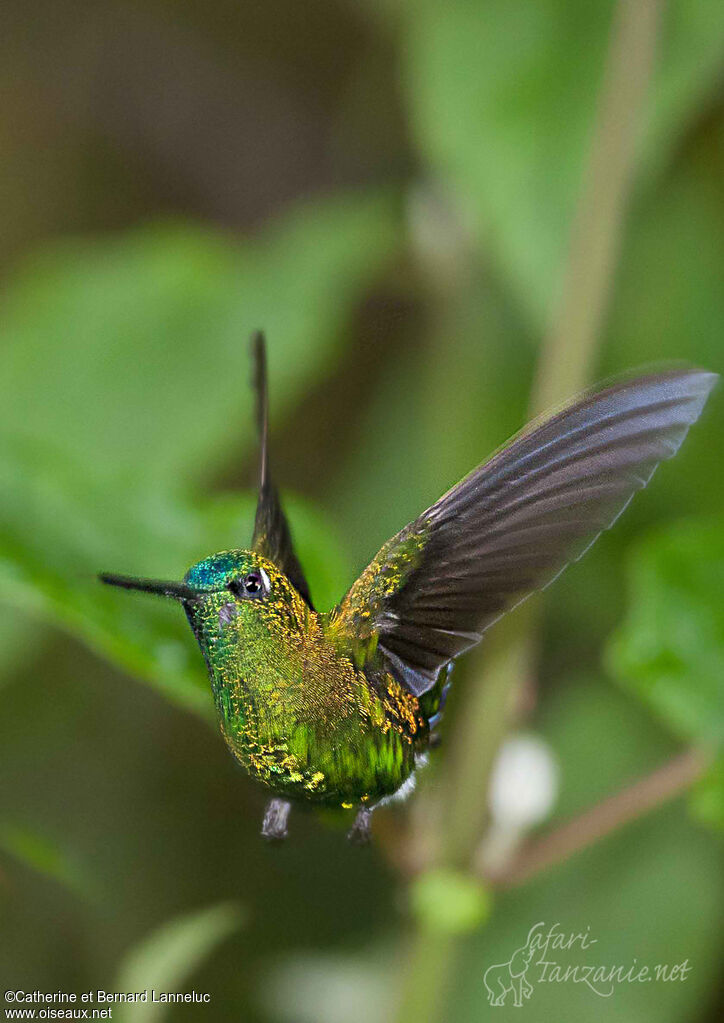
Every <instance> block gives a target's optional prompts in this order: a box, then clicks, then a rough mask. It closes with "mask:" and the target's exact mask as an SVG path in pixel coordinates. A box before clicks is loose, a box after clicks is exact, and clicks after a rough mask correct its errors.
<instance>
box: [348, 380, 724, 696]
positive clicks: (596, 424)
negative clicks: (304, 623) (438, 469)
mask: <svg viewBox="0 0 724 1023" xmlns="http://www.w3.org/2000/svg"><path fill="white" fill-rule="evenodd" d="M716 380H717V377H716V376H715V375H714V374H711V373H705V372H703V371H700V370H677V371H671V372H667V373H660V374H656V375H652V376H646V377H641V378H639V379H633V380H624V381H620V382H618V383H616V384H614V385H613V386H611V387H608V388H606V389H605V390H602V391H598V392H594V393H590V394H588V395H586V396H584V397H583V398H581V399H580V400H579V401H577V402H576V403H575V404H573V405H570V406H569V407H568V408H565V409H563V410H562V411H560V412H558V413H557V414H555V415H553V416H551V417H550V418H548V419H544V420H538V421H536V422H535V423H533V424H531V426H529V427H527V428H526V429H525V430H524V431H523V432H522V433H521V434H519V435H518V436H517V437H515V438H514V439H513V440H512V441H511V442H510V443H509V444H507V445H506V446H505V447H504V448H502V449H501V450H500V451H498V452H497V453H496V454H495V455H494V456H493V457H492V458H491V459H490V460H489V461H488V462H486V463H485V464H484V465H482V466H479V467H478V468H477V469H475V470H473V472H471V473H470V475H469V476H466V477H465V479H463V480H462V481H461V482H460V483H458V484H457V486H455V487H453V488H452V489H451V490H449V491H448V492H447V493H446V494H444V495H443V497H441V498H440V500H439V501H436V502H435V504H433V505H432V507H430V508H428V509H427V511H425V512H423V514H422V515H421V516H420V517H419V518H418V519H416V520H415V521H414V522H412V523H410V524H409V525H408V526H406V527H405V529H403V530H402V532H401V533H399V534H398V535H397V536H396V537H394V538H393V539H392V540H391V541H389V542H388V543H387V544H385V546H384V547H383V548H382V550H381V551H380V553H379V554H378V555H377V557H376V558H375V560H374V561H373V562H372V563H371V565H370V566H368V568H367V569H366V570H365V572H364V573H363V574H362V575H361V576H360V578H359V579H358V580H357V582H356V583H355V584H354V586H353V587H352V588H351V589H350V591H349V592H348V594H347V596H346V597H345V599H344V600H343V601H342V603H341V604H340V605H339V607H338V608H337V609H336V611H335V612H334V614H333V618H332V623H333V628H336V630H338V635H340V636H341V638H340V640H339V642H341V644H342V645H344V643H345V642H346V643H347V644H348V646H349V648H350V649H354V650H357V651H359V649H360V648H362V649H363V650H364V649H368V648H369V649H372V647H374V646H375V645H374V643H372V644H371V645H370V641H371V640H372V638H373V636H374V635H375V634H377V643H376V650H377V651H378V652H380V653H381V654H382V655H383V656H384V657H385V658H386V659H387V661H388V662H389V664H390V666H391V667H392V668H393V669H394V671H395V674H396V675H397V676H398V678H400V681H402V682H403V683H404V684H405V685H406V686H407V687H408V688H409V689H410V690H412V691H413V692H414V693H415V694H416V695H421V694H422V693H424V692H426V691H427V690H429V689H430V688H432V687H433V686H434V685H435V682H436V681H437V678H438V674H439V672H440V669H441V668H443V667H444V666H445V665H447V664H448V662H449V661H450V660H451V659H452V658H454V657H457V656H458V654H460V653H462V652H463V651H464V650H466V649H468V648H469V647H471V646H472V645H473V644H475V643H477V642H478V641H479V639H480V638H481V636H482V634H483V632H484V631H485V630H486V629H487V628H489V626H490V625H492V624H493V623H494V622H495V621H497V619H498V618H500V617H501V616H502V615H503V614H504V613H505V612H506V611H508V610H510V608H511V607H513V606H514V605H516V604H517V603H519V602H520V601H521V600H523V599H525V597H527V596H528V595H529V594H530V593H531V592H533V591H534V590H537V589H540V588H542V587H543V586H545V585H547V584H548V583H549V582H551V581H552V580H553V579H554V578H555V577H556V576H557V575H558V574H559V573H560V572H561V571H562V570H563V569H564V568H565V566H566V565H567V564H569V563H570V562H571V561H574V560H576V559H577V558H579V557H581V555H582V554H583V553H584V552H585V551H586V550H588V548H589V547H590V546H591V544H592V543H593V542H594V540H595V539H596V538H597V536H598V535H599V534H600V533H601V532H602V531H603V530H604V529H607V528H608V527H609V526H610V525H612V523H613V522H614V521H615V520H616V518H617V517H618V516H619V515H620V513H621V512H622V511H623V509H624V508H625V507H626V505H627V504H628V502H629V501H630V500H631V498H632V496H633V494H634V493H635V492H636V491H637V490H640V489H641V488H642V487H644V486H646V484H647V483H648V481H649V479H650V478H651V475H652V474H653V472H654V469H655V468H656V466H657V465H658V463H659V462H660V461H662V460H664V459H667V458H671V457H672V456H673V455H674V454H676V452H677V451H678V449H679V446H680V445H681V442H682V441H683V439H684V437H685V436H686V433H687V430H688V429H689V427H690V426H691V425H692V423H694V422H695V421H696V420H697V419H698V417H699V415H700V413H701V411H702V408H703V407H704V404H705V402H706V399H707V397H708V394H709V392H710V390H711V388H712V387H713V385H714V383H715V382H716Z"/></svg>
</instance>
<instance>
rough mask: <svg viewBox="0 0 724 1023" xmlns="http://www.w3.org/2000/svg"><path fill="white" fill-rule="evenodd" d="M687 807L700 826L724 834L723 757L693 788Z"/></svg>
mask: <svg viewBox="0 0 724 1023" xmlns="http://www.w3.org/2000/svg"><path fill="white" fill-rule="evenodd" d="M689 805H690V807H691V811H692V813H693V815H694V817H696V819H697V820H699V821H701V822H702V824H706V825H708V826H709V827H712V828H715V829H716V830H717V831H721V832H724V757H720V759H719V760H717V762H716V763H715V764H714V766H713V767H712V768H711V770H709V771H708V772H707V774H706V776H705V777H704V778H702V779H701V781H699V782H698V783H697V784H696V785H695V786H694V789H693V791H692V793H691V797H690V799H689Z"/></svg>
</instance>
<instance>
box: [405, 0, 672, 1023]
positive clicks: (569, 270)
mask: <svg viewBox="0 0 724 1023" xmlns="http://www.w3.org/2000/svg"><path fill="white" fill-rule="evenodd" d="M662 8H663V0H619V2H618V4H617V6H616V11H615V15H614V20H613V24H612V28H611V37H610V43H609V48H608V54H607V58H606V67H605V72H604V78H603V83H602V87H601V94H600V98H599V103H598V110H597V114H596V118H595V124H594V132H593V138H592V141H591V147H590V151H589V155H588V161H587V167H586V171H585V173H584V176H583V180H582V187H581V192H580V195H579V199H578V203H577V207H576V211H575V215H574V220H573V226H572V230H571V237H570V241H569V248H568V254H567V259H566V263H565V266H564V272H563V284H562V289H561V294H560V300H559V302H558V304H557V307H556V312H555V314H554V316H553V319H552V325H551V329H550V331H549V332H548V334H547V336H546V338H545V341H544V344H543V346H542V349H541V353H540V360H539V365H538V372H537V375H536V380H535V383H534V386H533V391H532V395H531V407H532V410H533V412H534V413H538V412H540V411H541V410H544V409H545V408H547V407H549V406H550V405H553V404H555V403H557V402H560V401H561V400H562V399H564V398H566V397H569V396H571V395H573V394H575V393H576V391H579V390H581V388H582V387H584V386H585V384H586V382H587V381H588V379H589V378H590V376H591V374H592V369H593V365H594V363H595V359H596V354H597V347H598V344H599V340H600V334H601V326H602V322H603V318H604V314H605V310H606V306H607V301H608V297H609V294H610V290H611V283H612V279H613V273H614V268H615V263H616V257H617V254H618V248H619V243H620V240H621V236H622V233H623V226H624V219H625V213H626V208H627V205H628V199H629V197H630V195H631V191H632V186H633V182H634V176H635V169H636V161H635V155H636V142H637V138H638V129H639V125H640V120H641V115H642V112H643V108H644V104H645V100H646V93H647V87H648V84H649V81H650V77H651V71H652V66H653V59H654V52H655V45H656V37H657V34H658V25H659V20H660V16H661V11H662ZM537 617H538V616H537V613H536V609H535V607H534V606H531V605H528V606H527V607H526V608H523V609H521V611H520V612H518V614H517V615H516V617H515V618H514V619H511V624H510V625H507V627H506V626H503V625H499V626H497V628H496V631H495V632H494V633H493V634H492V636H491V639H490V640H489V641H488V642H487V643H486V651H485V660H484V661H483V662H482V665H481V675H482V677H481V678H480V680H479V683H478V685H477V686H476V687H475V688H474V689H473V690H472V691H471V692H469V693H468V694H467V700H468V706H467V708H466V709H465V712H464V713H462V715H460V720H461V724H460V726H459V732H458V734H457V735H456V736H454V737H453V741H452V742H451V746H452V747H453V749H454V751H455V752H454V755H453V757H452V758H451V761H450V766H449V770H448V773H447V778H446V780H445V782H446V783H445V791H444V793H443V801H442V807H443V811H442V818H441V840H440V842H439V846H438V850H437V853H436V856H435V860H434V862H433V863H432V864H430V866H431V867H433V868H436V869H439V868H449V869H455V870H461V871H470V869H471V861H472V859H473V856H474V853H475V850H476V847H477V845H478V843H479V841H480V837H481V834H482V829H483V826H484V820H485V812H486V807H485V803H486V793H487V788H488V779H489V775H490V770H491V768H492V764H493V761H494V757H495V754H496V751H497V749H498V746H499V744H500V741H501V740H502V738H503V737H504V735H505V733H506V730H507V728H508V724H509V720H510V718H509V714H510V704H511V697H512V695H513V694H514V692H515V689H516V686H517V685H519V683H520V681H521V679H522V678H524V677H525V675H526V674H527V673H528V672H530V671H531V670H532V668H533V663H534V650H535V636H536V622H537ZM458 940H459V939H458V938H457V937H456V936H454V935H452V934H449V933H430V932H429V931H426V930H424V929H423V926H422V924H420V923H418V927H417V930H416V932H415V933H414V934H413V939H412V945H411V948H410V953H409V960H408V966H407V970H406V974H405V977H404V981H403V989H402V997H401V1002H400V1005H399V1010H398V1016H397V1020H398V1023H437V1021H438V1020H444V1019H445V1018H446V1013H445V1011H444V1003H445V997H446V993H447V989H448V987H449V985H450V984H451V983H452V979H453V977H454V972H455V964H456V956H457V946H458Z"/></svg>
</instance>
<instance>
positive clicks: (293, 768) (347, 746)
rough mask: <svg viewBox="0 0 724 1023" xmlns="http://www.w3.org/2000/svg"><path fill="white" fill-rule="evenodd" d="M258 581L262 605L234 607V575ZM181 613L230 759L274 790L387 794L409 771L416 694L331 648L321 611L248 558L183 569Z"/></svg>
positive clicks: (353, 798) (310, 794)
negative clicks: (202, 662)
mask: <svg viewBox="0 0 724 1023" xmlns="http://www.w3.org/2000/svg"><path fill="white" fill-rule="evenodd" d="M255 573H256V574H258V575H259V576H260V578H261V580H262V586H263V588H264V591H265V593H264V597H263V599H258V600H253V599H247V600H241V601H239V600H236V599H235V598H234V597H233V596H232V594H231V593H230V591H229V589H228V587H229V584H230V582H232V581H233V579H234V578H240V579H243V578H245V577H246V576H249V575H251V574H255ZM185 582H186V583H187V584H188V585H190V586H193V587H194V589H195V590H196V591H197V592H198V593H199V597H198V599H197V601H196V602H194V604H193V605H187V614H188V616H189V620H190V621H191V624H192V627H193V629H194V632H195V633H196V636H197V639H198V641H199V643H200V645H201V649H202V650H203V652H204V655H205V657H206V661H207V664H208V667H209V673H210V677H211V683H212V689H213V693H214V699H215V703H216V710H217V714H218V717H219V722H220V725H221V730H222V733H223V735H224V738H225V740H226V742H227V744H228V746H229V748H230V749H231V751H232V753H233V754H234V756H235V757H236V758H237V759H238V760H239V761H240V762H241V763H242V764H243V765H244V767H246V768H247V770H248V771H249V772H250V774H252V775H253V776H254V777H255V778H257V779H258V780H259V781H260V782H262V783H263V784H264V785H266V786H268V787H269V788H270V789H272V790H273V791H274V792H276V793H278V794H280V795H286V796H297V797H301V798H304V799H307V800H312V801H315V802H318V803H322V804H326V805H337V806H339V805H345V804H348V805H352V804H357V803H363V804H366V803H371V802H375V801H377V800H379V799H380V798H381V797H383V796H387V795H391V794H392V793H394V792H395V791H396V790H397V789H399V787H400V786H401V785H402V784H403V783H404V782H405V781H406V779H407V778H408V777H409V776H410V774H411V773H412V772H413V771H414V769H415V761H416V754H419V752H420V751H421V750H422V749H424V747H425V746H426V744H427V739H428V727H427V722H426V720H425V718H424V717H423V715H422V712H421V709H420V704H419V701H418V699H417V698H416V697H415V696H413V695H412V694H411V693H409V692H407V691H406V690H405V689H403V687H402V686H401V685H400V684H399V682H397V681H396V679H394V678H393V677H392V675H390V673H389V672H385V671H382V670H375V669H374V668H373V667H368V668H367V669H365V670H363V669H362V668H360V667H357V666H356V665H355V664H354V663H353V661H352V659H351V658H350V657H349V656H346V655H345V654H343V653H341V652H340V651H339V650H338V649H337V647H336V645H335V633H334V628H333V626H332V624H331V623H330V619H329V616H327V615H322V614H319V613H317V612H316V611H314V610H312V609H311V608H310V607H309V606H308V605H307V604H306V603H305V601H304V600H303V599H302V597H301V596H300V595H299V593H298V592H297V591H296V590H295V589H294V587H292V586H291V585H290V584H289V581H288V580H287V578H286V576H285V575H284V574H283V573H282V572H280V571H279V570H278V569H277V568H276V566H275V565H274V564H273V563H272V562H271V561H269V560H268V559H266V558H263V557H262V556H261V555H259V554H257V553H255V552H253V551H241V550H239V551H227V552H222V553H221V554H217V555H214V556H213V557H212V558H208V559H206V560H205V561H202V562H200V563H199V564H198V565H196V566H194V568H192V569H191V570H190V571H189V573H188V574H187V576H186V579H185Z"/></svg>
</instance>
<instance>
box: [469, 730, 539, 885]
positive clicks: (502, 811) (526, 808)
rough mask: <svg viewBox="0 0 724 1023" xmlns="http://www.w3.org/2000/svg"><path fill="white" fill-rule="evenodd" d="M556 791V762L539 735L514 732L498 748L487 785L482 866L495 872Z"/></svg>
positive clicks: (537, 819) (537, 821) (536, 819)
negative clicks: (487, 812)
mask: <svg viewBox="0 0 724 1023" xmlns="http://www.w3.org/2000/svg"><path fill="white" fill-rule="evenodd" d="M557 794H558V765H557V763H556V759H555V755H554V753H553V751H552V749H551V748H550V746H549V745H548V743H546V742H545V741H544V740H543V739H541V738H539V737H538V736H535V735H514V736H511V737H510V738H508V739H506V741H505V742H504V743H503V745H502V746H501V748H500V752H499V753H498V757H497V759H496V762H495V765H494V767H493V772H492V775H491V778H490V787H489V789H488V805H489V808H490V818H491V821H490V828H489V831H488V834H487V835H486V837H485V841H484V843H483V848H482V851H481V857H482V866H483V868H484V869H485V870H488V871H491V872H495V871H497V870H498V869H500V868H501V867H502V866H503V865H504V864H505V862H506V860H507V859H508V858H509V857H510V855H511V854H512V853H513V852H514V850H515V848H516V847H517V846H518V845H519V844H520V841H521V840H522V839H523V838H524V837H525V834H526V832H527V831H529V830H530V828H532V827H534V826H535V825H536V824H539V823H540V822H541V821H542V820H545V818H546V817H547V816H548V815H549V814H550V812H551V810H552V809H553V805H554V803H555V800H556V796H557Z"/></svg>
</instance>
